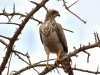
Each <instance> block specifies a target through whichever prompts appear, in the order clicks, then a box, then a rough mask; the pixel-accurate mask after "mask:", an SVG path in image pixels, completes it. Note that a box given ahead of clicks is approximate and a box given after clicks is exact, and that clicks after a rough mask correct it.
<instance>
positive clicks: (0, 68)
mask: <svg viewBox="0 0 100 75" xmlns="http://www.w3.org/2000/svg"><path fill="white" fill-rule="evenodd" d="M47 1H48V0H42V2H41V3H39V5H38V6H36V7H35V8H34V9H32V11H31V12H30V13H29V14H28V15H27V16H26V18H25V19H24V20H23V21H22V23H21V25H20V27H19V28H18V29H17V31H16V32H15V34H14V35H13V37H12V39H11V40H10V43H9V44H8V46H7V52H6V55H5V57H4V59H3V61H2V63H1V65H0V75H2V71H3V70H4V68H5V66H6V64H7V62H8V59H9V57H10V54H11V53H12V51H13V50H12V47H13V45H14V43H15V41H16V40H17V38H18V36H19V34H21V31H22V30H23V28H24V27H25V25H26V23H27V22H28V20H29V19H30V18H31V16H32V15H33V14H35V13H36V12H37V11H38V10H39V9H40V8H41V7H43V6H44V5H45V3H46V2H47Z"/></svg>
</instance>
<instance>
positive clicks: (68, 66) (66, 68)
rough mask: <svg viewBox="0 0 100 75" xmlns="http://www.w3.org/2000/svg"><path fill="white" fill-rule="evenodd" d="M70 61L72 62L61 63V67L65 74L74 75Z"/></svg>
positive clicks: (67, 60) (68, 60)
mask: <svg viewBox="0 0 100 75" xmlns="http://www.w3.org/2000/svg"><path fill="white" fill-rule="evenodd" d="M70 61H71V60H70V59H65V60H63V61H62V62H61V65H62V68H63V70H64V71H65V73H68V75H74V73H73V70H72V68H71V64H70Z"/></svg>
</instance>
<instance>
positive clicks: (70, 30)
mask: <svg viewBox="0 0 100 75" xmlns="http://www.w3.org/2000/svg"><path fill="white" fill-rule="evenodd" d="M63 29H64V30H65V31H69V32H71V33H74V31H72V30H69V29H65V28H63Z"/></svg>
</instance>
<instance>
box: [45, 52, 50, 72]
mask: <svg viewBox="0 0 100 75" xmlns="http://www.w3.org/2000/svg"><path fill="white" fill-rule="evenodd" d="M48 68H49V54H47V64H46V68H45V70H47V69H48Z"/></svg>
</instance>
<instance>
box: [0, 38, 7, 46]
mask: <svg viewBox="0 0 100 75" xmlns="http://www.w3.org/2000/svg"><path fill="white" fill-rule="evenodd" d="M0 42H1V43H2V44H3V45H5V46H6V47H7V43H6V42H5V41H3V40H2V39H0Z"/></svg>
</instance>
